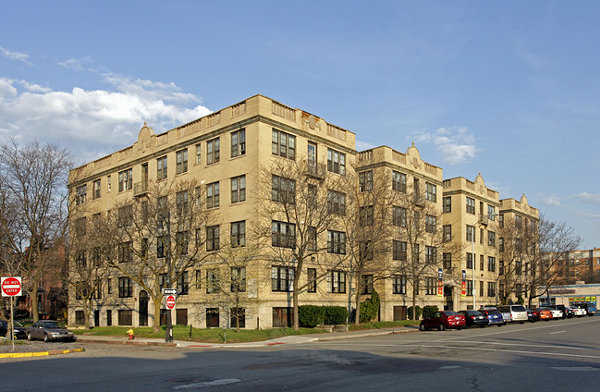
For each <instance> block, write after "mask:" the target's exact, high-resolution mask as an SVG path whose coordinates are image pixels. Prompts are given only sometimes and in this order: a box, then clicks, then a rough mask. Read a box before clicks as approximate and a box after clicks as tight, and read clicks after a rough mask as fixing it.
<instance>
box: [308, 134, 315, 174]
mask: <svg viewBox="0 0 600 392" xmlns="http://www.w3.org/2000/svg"><path fill="white" fill-rule="evenodd" d="M306 153H307V161H306V165H307V170H308V172H309V173H311V174H316V173H317V145H316V144H315V143H311V142H308V149H307V151H306Z"/></svg>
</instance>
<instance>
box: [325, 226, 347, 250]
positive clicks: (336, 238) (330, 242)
mask: <svg viewBox="0 0 600 392" xmlns="http://www.w3.org/2000/svg"><path fill="white" fill-rule="evenodd" d="M327 252H328V253H334V254H342V255H345V254H346V233H344V232H342V231H334V230H327Z"/></svg>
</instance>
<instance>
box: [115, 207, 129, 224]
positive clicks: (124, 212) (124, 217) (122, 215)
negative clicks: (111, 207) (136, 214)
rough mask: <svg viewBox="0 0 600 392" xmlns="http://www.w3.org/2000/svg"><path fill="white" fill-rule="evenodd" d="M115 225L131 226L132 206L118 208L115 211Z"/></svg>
mask: <svg viewBox="0 0 600 392" xmlns="http://www.w3.org/2000/svg"><path fill="white" fill-rule="evenodd" d="M117 224H118V226H119V227H129V226H131V225H132V224H133V206H132V205H128V206H123V207H119V209H118V210H117Z"/></svg>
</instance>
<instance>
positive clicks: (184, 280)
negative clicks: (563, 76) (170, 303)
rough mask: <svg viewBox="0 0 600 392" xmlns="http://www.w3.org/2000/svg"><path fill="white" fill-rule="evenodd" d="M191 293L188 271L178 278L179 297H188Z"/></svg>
mask: <svg viewBox="0 0 600 392" xmlns="http://www.w3.org/2000/svg"><path fill="white" fill-rule="evenodd" d="M189 292H190V279H189V274H188V272H187V271H184V272H183V273H182V274H181V275H179V277H178V278H177V295H187V294H189Z"/></svg>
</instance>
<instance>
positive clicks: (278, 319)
mask: <svg viewBox="0 0 600 392" xmlns="http://www.w3.org/2000/svg"><path fill="white" fill-rule="evenodd" d="M293 323H294V311H293V308H290V307H285V308H283V307H282V308H273V327H291V326H292V325H293Z"/></svg>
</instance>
